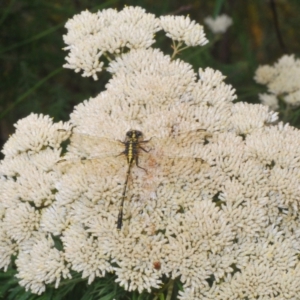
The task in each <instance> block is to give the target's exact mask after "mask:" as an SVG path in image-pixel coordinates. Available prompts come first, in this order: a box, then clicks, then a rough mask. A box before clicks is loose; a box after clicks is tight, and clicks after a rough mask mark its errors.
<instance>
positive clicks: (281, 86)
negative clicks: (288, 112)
mask: <svg viewBox="0 0 300 300" xmlns="http://www.w3.org/2000/svg"><path fill="white" fill-rule="evenodd" d="M299 76H300V60H299V59H297V58H295V57H294V55H284V56H283V57H281V58H280V59H279V60H278V62H277V63H275V64H274V66H269V65H264V66H260V67H259V68H258V69H257V70H256V73H255V77H254V79H255V80H256V82H258V83H260V84H264V85H266V86H267V88H268V91H269V94H268V95H269V96H268V97H267V94H264V95H260V99H261V101H262V102H263V103H264V104H266V105H268V106H270V107H272V108H276V107H278V104H277V106H276V101H275V99H274V97H276V98H277V102H278V98H280V99H282V100H283V101H284V102H286V103H287V104H289V105H292V106H299V105H300V83H299V80H298V79H299Z"/></svg>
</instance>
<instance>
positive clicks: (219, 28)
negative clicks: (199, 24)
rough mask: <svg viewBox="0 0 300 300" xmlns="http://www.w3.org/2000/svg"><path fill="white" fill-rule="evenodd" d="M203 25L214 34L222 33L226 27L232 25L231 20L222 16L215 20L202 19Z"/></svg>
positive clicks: (209, 18)
mask: <svg viewBox="0 0 300 300" xmlns="http://www.w3.org/2000/svg"><path fill="white" fill-rule="evenodd" d="M204 23H205V24H206V25H207V26H208V27H209V29H210V30H211V31H212V32H213V33H215V34H218V33H224V32H225V31H226V30H227V29H228V27H230V26H231V25H232V19H231V18H230V17H229V16H227V15H225V14H223V15H219V16H217V17H216V18H212V17H207V18H205V19H204Z"/></svg>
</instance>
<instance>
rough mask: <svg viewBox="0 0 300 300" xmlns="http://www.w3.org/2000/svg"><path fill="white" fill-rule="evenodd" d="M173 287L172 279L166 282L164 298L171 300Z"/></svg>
mask: <svg viewBox="0 0 300 300" xmlns="http://www.w3.org/2000/svg"><path fill="white" fill-rule="evenodd" d="M173 288H174V280H172V279H170V281H169V283H168V293H167V297H166V300H171V297H172V293H173Z"/></svg>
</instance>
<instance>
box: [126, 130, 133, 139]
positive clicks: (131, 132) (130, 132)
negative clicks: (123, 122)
mask: <svg viewBox="0 0 300 300" xmlns="http://www.w3.org/2000/svg"><path fill="white" fill-rule="evenodd" d="M132 135H133V130H129V131H127V132H126V136H127V137H129V138H132Z"/></svg>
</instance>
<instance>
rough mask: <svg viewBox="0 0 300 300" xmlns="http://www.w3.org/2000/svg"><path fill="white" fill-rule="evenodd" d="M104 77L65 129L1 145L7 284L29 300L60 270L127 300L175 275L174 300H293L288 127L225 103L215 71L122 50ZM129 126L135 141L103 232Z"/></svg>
mask: <svg viewBox="0 0 300 300" xmlns="http://www.w3.org/2000/svg"><path fill="white" fill-rule="evenodd" d="M85 30H86V29H84V28H82V29H81V31H82V32H85ZM109 70H110V71H111V72H112V73H113V74H114V75H113V77H112V79H111V80H110V82H109V84H108V85H107V89H106V90H105V91H103V92H102V93H100V94H99V95H98V96H97V97H95V98H92V99H89V100H88V101H85V102H83V103H82V104H80V105H78V106H77V107H76V108H75V110H74V112H73V113H72V114H71V120H70V124H71V125H70V124H69V123H66V124H62V123H58V124H53V123H52V120H51V119H49V118H48V117H42V116H36V115H30V116H29V117H27V118H25V119H23V120H21V121H20V122H19V123H18V124H17V131H16V133H15V134H14V135H12V136H11V137H10V139H9V140H8V142H7V144H6V145H5V147H4V150H3V153H4V154H5V158H4V160H3V161H2V162H1V165H0V180H1V185H0V267H1V268H3V269H6V268H7V267H8V265H9V263H10V256H11V255H12V254H14V255H16V256H17V259H16V265H17V269H18V270H17V271H18V274H17V277H18V278H19V279H20V284H21V285H22V286H25V287H26V289H29V290H31V291H32V292H33V293H38V294H41V293H42V292H43V291H44V290H45V285H46V284H50V283H55V285H56V286H59V282H60V280H61V279H62V278H68V277H70V271H71V270H73V271H77V272H81V273H82V277H83V278H87V279H88V282H89V283H92V282H93V281H94V279H95V278H96V277H103V276H105V275H106V274H107V273H108V272H113V273H115V275H116V278H117V279H116V281H117V282H118V283H119V284H120V285H122V286H123V287H124V288H125V289H126V290H129V291H134V290H137V291H139V292H142V291H145V290H146V291H148V292H151V290H152V289H154V288H160V287H162V285H163V284H165V279H166V278H167V279H170V280H180V281H181V283H182V286H183V291H180V295H178V299H181V300H190V299H201V300H202V299H207V300H208V299H219V300H224V299H233V300H236V299H272V298H278V299H297V297H298V296H299V294H300V261H299V253H300V213H299V203H300V185H299V180H300V176H299V173H300V172H299V170H300V150H299V144H300V134H299V130H297V129H295V128H293V127H290V126H288V125H282V124H281V123H279V124H277V125H274V124H272V123H273V122H275V121H277V115H276V113H273V112H269V111H268V109H267V108H266V107H265V106H263V105H252V104H245V103H236V104H234V103H233V100H234V99H236V96H235V92H234V90H233V89H232V87H231V86H229V85H227V84H225V83H224V81H223V80H224V76H223V75H222V74H221V73H220V72H219V71H214V70H212V69H210V68H206V69H200V70H199V72H198V74H196V73H195V72H194V71H193V69H192V67H191V66H190V65H189V64H187V63H184V62H183V61H181V60H171V59H170V57H169V56H165V55H164V54H163V53H161V52H160V51H158V50H154V49H151V48H149V49H132V50H131V51H129V52H128V53H126V54H123V55H121V56H120V57H118V59H116V60H115V61H113V62H112V63H111V64H110V65H109ZM129 130H138V131H141V132H142V133H143V137H142V139H141V140H139V144H138V146H139V147H140V149H139V150H140V151H139V153H138V161H136V163H135V164H133V165H132V167H131V169H130V172H129V177H128V182H127V185H126V186H127V190H126V194H125V203H124V208H123V210H124V216H123V227H122V228H121V230H117V224H116V223H117V218H118V213H119V209H120V203H121V199H122V195H123V191H124V186H125V181H126V177H127V175H126V174H127V172H128V168H129V167H128V162H127V158H126V155H125V154H124V153H123V154H122V152H124V150H125V146H124V143H122V141H125V135H126V132H128V131H129ZM68 138H69V145H68V148H67V149H66V150H65V154H64V157H63V158H62V157H60V153H61V151H62V150H61V147H62V146H61V144H62V143H63V142H64V141H65V140H66V139H68ZM55 241H57V242H59V243H61V244H62V249H57V248H56V246H55ZM169 287H172V284H170V285H169Z"/></svg>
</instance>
